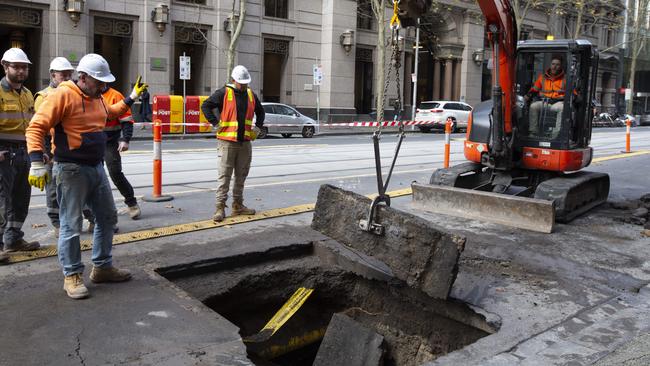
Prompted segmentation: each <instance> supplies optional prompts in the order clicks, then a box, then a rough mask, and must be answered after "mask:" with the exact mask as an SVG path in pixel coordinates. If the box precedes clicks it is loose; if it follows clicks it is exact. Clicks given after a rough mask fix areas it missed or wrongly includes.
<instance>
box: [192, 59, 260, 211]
mask: <svg viewBox="0 0 650 366" xmlns="http://www.w3.org/2000/svg"><path fill="white" fill-rule="evenodd" d="M230 76H231V78H232V83H231V84H227V85H226V86H224V87H223V88H221V89H218V90H217V91H215V92H214V93H213V94H212V95H211V96H210V98H208V99H206V100H205V101H204V102H203V104H202V105H201V110H202V111H203V114H204V115H205V117H206V119H207V120H208V122H210V123H211V124H212V125H213V126H215V127H216V126H218V129H217V139H218V141H219V152H220V154H221V160H220V162H219V178H218V183H217V184H218V188H217V203H216V211H215V214H214V216H213V217H212V219H213V220H214V221H215V222H220V221H223V219H224V217H225V216H226V200H227V199H228V190H229V189H230V179H231V178H232V175H233V173H234V175H235V184H234V186H233V189H232V198H233V202H232V216H236V215H254V214H255V210H253V209H250V208H248V207H246V206H244V182H245V181H246V177H247V176H248V171H249V170H250V167H251V159H252V148H251V141H252V140H255V138H256V137H257V134H258V133H259V131H260V129H261V128H263V126H264V108H262V103H260V101H259V99H258V98H257V96H256V95H255V94H254V93H253V91H252V90H251V89H250V88H249V87H248V84H250V82H251V75H250V73H249V72H248V70H247V69H246V68H245V67H244V66H242V65H237V66H235V67H234V68H233V70H232V73H231V75H230ZM214 109H217V111H218V115H219V116H218V117H217V115H215V113H214V112H213V110H214ZM253 114H255V116H256V121H255V126H253Z"/></svg>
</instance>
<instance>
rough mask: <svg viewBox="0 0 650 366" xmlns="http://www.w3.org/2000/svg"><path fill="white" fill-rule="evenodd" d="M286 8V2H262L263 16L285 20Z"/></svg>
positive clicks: (269, 0) (266, 0) (274, 0)
mask: <svg viewBox="0 0 650 366" xmlns="http://www.w3.org/2000/svg"><path fill="white" fill-rule="evenodd" d="M288 7H289V6H288V0H264V15H266V16H267V17H273V18H283V19H287V18H288V15H287V14H288V11H287V8H288Z"/></svg>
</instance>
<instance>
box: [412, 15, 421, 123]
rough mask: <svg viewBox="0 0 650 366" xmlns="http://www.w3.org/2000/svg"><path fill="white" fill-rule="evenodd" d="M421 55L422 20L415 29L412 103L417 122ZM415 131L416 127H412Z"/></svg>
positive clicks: (413, 114)
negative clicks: (416, 110)
mask: <svg viewBox="0 0 650 366" xmlns="http://www.w3.org/2000/svg"><path fill="white" fill-rule="evenodd" d="M419 54H420V18H418V25H417V26H416V28H415V67H414V69H415V81H414V82H413V102H412V103H411V121H415V109H416V103H417V100H418V99H417V96H418V56H419ZM411 127H412V128H413V129H414V130H415V125H412V126H411Z"/></svg>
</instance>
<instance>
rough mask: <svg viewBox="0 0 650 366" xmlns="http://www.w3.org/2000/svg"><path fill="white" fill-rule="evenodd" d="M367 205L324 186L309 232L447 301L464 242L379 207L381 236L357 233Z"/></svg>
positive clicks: (427, 223)
mask: <svg viewBox="0 0 650 366" xmlns="http://www.w3.org/2000/svg"><path fill="white" fill-rule="evenodd" d="M370 202H371V201H370V199H369V198H367V197H365V196H362V195H359V194H356V193H354V192H350V191H345V190H343V189H340V188H337V187H334V186H331V185H322V186H321V188H320V190H319V192H318V199H317V201H316V208H315V210H314V219H313V221H312V228H314V229H315V230H318V231H320V232H322V233H323V234H325V235H327V236H329V237H331V238H333V239H334V240H336V241H338V242H341V243H343V244H345V245H348V246H350V247H352V248H354V249H356V250H359V251H361V252H362V253H365V254H366V255H370V256H373V257H375V258H377V259H379V260H380V261H382V262H384V263H386V264H387V265H388V266H389V267H390V268H391V269H392V271H393V273H394V274H395V276H396V277H397V278H399V279H401V280H402V281H405V282H406V283H407V284H408V285H409V286H412V287H415V288H418V289H421V290H422V291H423V292H425V293H427V294H428V295H430V296H432V297H434V298H439V299H446V298H447V296H448V295H449V291H450V290H451V286H452V284H453V283H454V280H455V278H456V273H457V270H458V267H457V266H458V258H459V256H460V253H461V252H462V251H463V248H464V246H465V238H463V237H462V236H459V235H453V234H448V233H446V232H444V231H442V230H440V229H439V228H438V227H436V226H434V225H433V224H432V222H431V221H427V220H423V219H421V218H419V217H417V216H414V215H412V214H409V213H407V212H405V211H400V210H396V209H394V208H391V207H386V206H379V207H378V211H377V215H378V217H379V219H378V221H379V222H380V223H381V224H382V225H384V227H385V235H382V236H378V235H374V234H371V233H368V232H366V231H363V230H361V229H359V220H361V219H367V215H368V210H369V207H370Z"/></svg>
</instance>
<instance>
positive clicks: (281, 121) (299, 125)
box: [257, 103, 318, 139]
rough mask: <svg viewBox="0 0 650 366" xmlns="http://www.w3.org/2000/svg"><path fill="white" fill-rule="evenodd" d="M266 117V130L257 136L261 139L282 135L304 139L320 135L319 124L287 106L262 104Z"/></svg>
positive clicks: (263, 129)
mask: <svg viewBox="0 0 650 366" xmlns="http://www.w3.org/2000/svg"><path fill="white" fill-rule="evenodd" d="M262 107H264V113H265V114H266V117H265V119H264V128H262V131H261V132H260V134H259V135H258V136H257V138H259V139H263V138H265V137H266V136H267V135H275V134H278V135H282V137H287V138H288V137H291V136H292V135H294V134H301V135H302V137H313V136H314V135H315V134H317V133H318V123H317V122H316V121H314V120H313V119H311V118H309V117H307V116H305V115H304V114H302V113H300V112H298V111H297V110H295V109H293V108H292V107H289V106H288V105H286V104H280V103H262Z"/></svg>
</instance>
